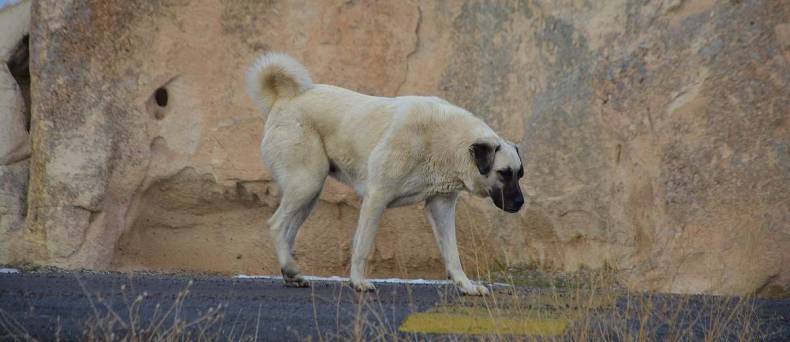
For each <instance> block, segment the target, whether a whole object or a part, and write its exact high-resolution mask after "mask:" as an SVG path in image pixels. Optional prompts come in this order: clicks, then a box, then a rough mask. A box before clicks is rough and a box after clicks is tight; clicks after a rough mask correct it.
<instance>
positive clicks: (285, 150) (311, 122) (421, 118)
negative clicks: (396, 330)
mask: <svg viewBox="0 0 790 342" xmlns="http://www.w3.org/2000/svg"><path fill="white" fill-rule="evenodd" d="M247 80H248V88H249V90H250V93H251V94H252V96H253V98H254V99H255V100H256V101H258V102H259V103H260V104H261V107H262V109H263V111H264V112H266V113H268V119H267V121H266V127H265V132H264V137H263V140H262V142H261V152H262V155H263V160H264V162H265V163H266V165H267V166H268V167H269V169H270V170H271V171H272V173H273V175H274V178H275V181H276V182H277V184H278V186H280V188H281V193H282V194H283V196H282V199H281V202H280V206H279V207H278V209H277V211H276V212H275V214H274V215H273V216H272V218H271V219H270V220H269V225H270V229H271V234H272V238H273V240H274V242H275V244H276V247H277V255H278V260H279V262H280V264H281V267H282V270H283V275H284V277H285V280H286V282H288V283H292V284H296V285H306V284H305V283H304V280H303V279H302V277H301V275H300V272H299V268H298V266H297V265H296V263H295V262H294V260H293V257H292V255H291V251H292V248H293V244H294V240H295V238H296V233H297V231H298V229H299V227H300V226H301V225H302V223H303V222H304V221H305V219H306V218H307V216H308V215H309V214H310V211H311V210H312V208H313V206H314V205H315V204H316V201H317V199H318V195H319V194H320V192H321V189H322V187H323V184H324V180H325V179H326V177H327V176H329V175H331V176H333V177H335V178H336V179H338V180H339V181H341V182H343V183H345V184H347V185H349V186H351V187H352V188H353V189H354V190H355V191H356V193H357V194H359V196H361V197H362V199H363V201H362V207H361V209H360V217H359V224H358V227H357V231H356V234H355V236H354V241H353V252H352V254H353V255H352V260H351V264H352V266H351V280H352V283H353V285H354V287H355V288H356V289H358V290H370V289H373V285H372V284H371V283H370V282H369V281H367V280H366V279H365V263H366V261H367V259H368V257H369V255H370V253H371V249H372V247H373V241H374V237H375V235H376V231H377V230H378V227H379V219H380V217H381V214H382V213H383V211H384V209H385V208H388V207H396V206H403V205H409V204H413V203H417V202H422V201H425V202H426V204H427V206H426V211H427V215H428V218H429V221H430V222H431V224H432V226H433V230H434V233H435V235H436V238H437V241H438V243H439V247H440V250H441V253H442V256H443V258H444V261H445V264H446V266H447V270H448V273H449V275H450V277H451V278H452V279H453V281H454V282H455V283H456V284H457V285H458V286H459V288H460V289H461V291H462V292H464V293H466V294H473V295H482V294H486V293H488V290H487V289H486V288H485V287H483V286H481V285H476V284H474V283H473V282H471V281H470V280H469V279H468V278H467V276H466V275H465V274H464V271H463V270H462V268H461V263H460V258H459V255H458V248H457V245H456V238H455V204H456V200H457V197H458V193H459V192H461V191H468V192H471V193H473V194H475V195H478V196H487V195H488V191H489V190H488V189H489V188H490V186H491V185H492V184H493V182H497V180H496V177H495V176H494V177H492V176H490V174H489V175H481V174H480V172H479V171H478V169H477V167H476V166H475V163H474V162H473V160H472V158H471V156H470V146H471V145H472V144H474V143H479V142H487V143H491V144H494V145H499V146H501V151H499V152H497V153H496V159H495V161H494V167H495V168H496V167H503V166H511V167H514V168H516V169H517V168H518V167H520V166H521V161H520V158H519V156H518V154H517V152H516V151H515V149H514V147H513V146H512V145H511V144H509V143H507V142H506V141H505V140H503V139H502V138H500V137H499V136H498V135H497V134H496V133H495V132H494V131H493V130H492V129H491V128H489V127H488V126H487V125H486V124H485V123H484V122H483V121H481V120H480V119H478V118H476V117H475V116H473V115H472V114H470V113H469V112H467V111H466V110H464V109H462V108H459V107H457V106H454V105H452V104H450V103H449V102H447V101H445V100H442V99H439V98H436V97H419V96H402V97H395V98H387V97H374V96H368V95H363V94H360V93H356V92H354V91H351V90H347V89H343V88H339V87H335V86H331V85H324V84H313V83H312V81H311V80H310V76H309V74H308V73H307V70H306V69H305V68H304V67H303V66H302V65H301V64H300V63H298V62H296V61H295V60H293V59H291V58H289V57H288V56H286V55H283V54H266V55H264V56H262V57H261V58H260V59H259V60H258V61H257V63H255V65H254V66H253V67H252V68H251V69H250V70H249V72H248V74H247ZM330 171H331V172H330Z"/></svg>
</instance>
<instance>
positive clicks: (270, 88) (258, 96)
mask: <svg viewBox="0 0 790 342" xmlns="http://www.w3.org/2000/svg"><path fill="white" fill-rule="evenodd" d="M312 87H313V81H312V80H311V79H310V74H309V73H308V72H307V69H306V68H305V67H304V65H302V64H301V63H299V62H297V61H296V60H295V59H293V58H291V57H289V56H288V55H286V54H284V53H276V52H271V53H266V54H264V55H263V56H261V57H260V58H258V61H256V62H255V64H253V65H252V67H251V68H250V70H248V71H247V90H248V91H249V93H250V96H251V97H252V99H253V100H255V102H257V103H258V105H260V106H261V109H263V111H264V113H268V112H269V111H270V110H271V109H272V106H273V105H274V103H275V102H277V100H278V99H282V98H291V97H294V96H296V95H299V94H301V93H302V92H304V91H306V90H308V89H310V88H312Z"/></svg>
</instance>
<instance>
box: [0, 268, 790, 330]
mask: <svg viewBox="0 0 790 342" xmlns="http://www.w3.org/2000/svg"><path fill="white" fill-rule="evenodd" d="M377 288H378V290H377V292H376V293H374V294H368V295H364V296H360V295H358V294H357V293H355V292H353V291H352V290H351V289H350V288H349V287H348V286H346V285H344V284H343V283H339V282H315V281H314V282H312V286H311V287H310V288H307V289H304V288H286V287H283V286H282V285H281V283H280V282H279V281H277V280H267V279H238V278H227V277H212V276H189V275H162V274H121V273H58V272H53V273H25V272H22V273H11V274H0V332H2V333H1V334H0V341H2V340H4V339H11V337H22V338H24V337H25V336H26V335H28V336H30V337H33V338H35V339H38V340H54V339H56V338H61V339H65V340H73V339H85V338H86V337H91V336H93V337H107V336H109V334H110V333H114V334H115V335H114V336H113V337H115V338H118V337H123V336H126V335H128V334H130V331H143V332H146V333H147V334H154V335H156V334H159V336H161V335H165V334H168V333H174V334H175V333H180V334H186V335H181V336H186V337H187V339H195V338H198V337H206V338H211V339H218V338H222V339H232V340H239V339H255V338H256V337H257V339H260V340H266V341H274V340H296V339H306V338H312V340H318V339H326V338H328V339H333V338H339V339H344V340H345V339H350V338H352V337H354V336H365V337H366V338H365V339H370V338H374V337H389V338H388V339H391V337H393V336H395V335H397V336H399V337H405V338H408V339H427V338H432V337H439V336H440V335H435V334H434V335H426V334H422V333H415V332H403V331H400V332H399V327H401V326H402V324H403V322H404V320H406V318H407V317H408V316H409V315H411V314H414V313H418V312H419V313H424V312H426V311H429V310H431V309H432V308H435V307H437V306H442V305H447V303H454V302H455V303H459V302H464V301H466V300H468V298H463V297H460V296H459V295H458V293H457V292H456V291H455V290H454V289H453V288H451V287H448V286H447V285H408V286H407V285H400V284H377ZM185 290H188V292H186V291H185ZM497 291H498V292H500V293H505V292H513V291H522V292H525V293H529V291H530V289H505V288H499V289H497ZM667 298H668V299H667V300H670V301H672V300H676V299H673V298H674V297H671V296H670V297H667ZM686 298H687V297H686ZM692 301H693V300H692ZM618 305H619V304H616V305H615V306H613V307H614V308H615V310H616V308H617V307H618ZM753 306H754V308H755V312H757V315H756V317H755V318H756V319H760V320H761V321H762V323H761V324H762V327H763V328H764V329H765V330H764V331H770V333H765V334H763V335H759V336H757V337H758V338H760V339H765V340H777V341H781V340H790V300H782V301H757V302H755V303H754V304H753ZM689 307H692V308H693V307H694V306H693V305H692V306H689ZM684 315H685V314H684ZM695 317H696V318H695ZM698 317H699V315H698V314H697V313H694V312H690V313H688V320H689V322H691V323H690V324H699V325H700V330H699V331H701V332H702V333H704V331H705V329H709V325H706V322H705V319H704V318H703V319H702V320H700V319H699V318H698ZM680 319H681V320H682V319H684V318H683V317H681V318H680ZM627 321H628V322H630V320H627ZM633 321H634V324H639V320H638V318H635V319H634V320H633ZM132 327H136V328H134V329H132ZM659 330H660V329H659ZM149 336H150V335H149ZM658 336H661V335H660V333H659V335H658ZM319 337H320V338H319ZM456 337H458V336H456Z"/></svg>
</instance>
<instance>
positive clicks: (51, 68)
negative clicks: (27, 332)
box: [0, 0, 790, 295]
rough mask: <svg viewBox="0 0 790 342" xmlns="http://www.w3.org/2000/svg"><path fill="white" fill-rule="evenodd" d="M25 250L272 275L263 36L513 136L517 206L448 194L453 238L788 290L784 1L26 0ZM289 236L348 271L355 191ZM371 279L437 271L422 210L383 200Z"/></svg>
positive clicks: (659, 280) (315, 267) (515, 259)
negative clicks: (28, 131)
mask: <svg viewBox="0 0 790 342" xmlns="http://www.w3.org/2000/svg"><path fill="white" fill-rule="evenodd" d="M33 7H34V8H33V15H32V18H33V28H32V32H31V44H32V50H31V72H32V74H33V87H32V94H33V98H34V99H35V101H34V103H33V157H32V161H31V184H30V190H29V199H28V203H29V208H28V215H27V218H28V225H27V228H26V230H25V234H24V237H22V238H19V239H20V240H22V241H24V242H25V243H24V244H23V245H24V246H26V247H25V248H20V249H18V250H17V252H15V253H14V255H10V256H3V255H2V254H0V256H3V257H4V258H6V259H7V260H29V261H34V262H43V263H48V264H53V265H59V266H64V267H90V268H105V269H106V268H115V269H137V268H155V269H191V270H207V271H220V272H244V273H271V274H275V273H277V266H276V262H275V259H274V252H273V250H272V247H271V245H270V242H269V241H268V236H267V234H266V231H265V229H266V227H265V220H266V218H267V217H268V216H269V215H270V214H271V213H272V211H273V209H274V208H275V207H276V203H277V198H278V193H277V189H276V186H274V184H273V183H272V181H271V178H270V176H269V173H268V171H267V170H265V169H264V168H263V166H262V163H261V162H260V157H259V155H258V142H259V141H260V135H261V131H262V127H263V122H264V120H265V118H264V117H263V116H262V114H260V113H259V112H258V111H257V110H256V109H255V107H254V106H253V104H252V102H251V101H250V99H249V98H248V97H247V95H246V93H245V89H244V82H243V74H244V71H245V70H246V68H247V66H248V65H250V64H251V63H252V61H253V60H254V59H255V58H256V57H257V56H258V55H260V54H261V53H262V52H264V51H268V50H278V51H285V52H287V53H289V54H291V55H293V56H294V57H296V58H298V59H300V60H302V61H304V63H305V64H306V65H307V66H308V68H309V69H310V70H311V71H312V74H313V78H314V80H316V81H317V82H320V83H331V84H336V85H339V86H343V87H347V88H350V89H355V90H359V91H363V92H366V93H369V94H374V95H383V96H393V95H406V94H425V95H438V96H441V97H444V98H447V99H448V100H450V101H452V102H454V103H457V104H459V105H461V106H463V107H466V108H468V109H470V110H472V111H473V112H475V113H476V114H478V115H480V116H481V117H483V118H485V120H486V121H487V122H488V123H489V124H490V125H491V126H492V127H494V128H495V129H496V130H497V131H499V132H501V133H502V135H503V136H505V137H507V138H509V139H511V140H513V141H515V142H518V143H519V145H520V148H521V150H522V151H523V157H524V158H525V163H526V164H525V168H526V177H525V179H524V181H523V186H524V188H525V190H526V193H527V195H528V197H529V202H528V203H529V205H528V208H527V210H524V211H522V213H521V214H519V215H508V214H505V213H501V212H499V211H498V210H497V209H496V208H494V207H493V206H491V205H490V204H489V203H487V201H486V200H481V199H476V198H471V197H469V196H465V197H463V198H462V200H461V204H460V206H461V207H460V208H459V214H458V215H459V217H458V221H459V236H460V239H461V246H462V250H461V254H462V258H463V260H464V263H465V264H466V267H467V271H468V272H469V273H471V274H476V273H478V272H485V271H486V270H487V269H490V267H492V265H494V264H495V262H498V263H504V264H518V263H538V264H541V265H544V266H545V267H551V268H554V269H559V270H573V269H577V268H579V267H585V266H586V267H600V266H602V265H604V264H609V265H612V266H614V267H616V268H619V269H621V270H622V271H623V273H622V274H623V280H624V281H626V283H627V284H628V285H630V286H632V287H633V288H637V289H653V290H662V291H673V292H708V293H720V294H733V293H747V292H750V291H758V292H760V293H761V294H766V295H767V294H781V293H783V292H784V293H787V291H788V285H789V284H790V266H788V265H790V216H789V215H788V213H790V195H789V194H790V152H788V151H790V150H789V148H790V147H788V144H790V122H789V121H788V110H787V108H790V90H788V89H790V87H788V82H790V68H788V63H790V22H788V19H787V18H788V17H790V13H789V12H790V6H789V5H788V4H787V3H786V2H782V1H778V0H777V1H746V0H745V1H728V2H715V1H712V0H686V1H681V0H663V1H650V2H644V1H636V0H613V1H590V2H576V1H559V2H557V1H523V2H495V3H489V2H485V3H478V2H474V1H453V2H432V1H425V2H415V1H403V2H384V3H370V2H347V3H331V2H321V3H315V2H292V1H288V2H285V1H268V2H260V1H219V0H192V1H186V0H185V1H178V2H167V1H163V2H160V1H53V0H50V1H39V2H36V3H35V4H34V6H33ZM321 199H322V201H321V203H320V205H319V206H318V208H317V209H316V211H315V213H314V214H313V216H312V217H311V218H310V219H309V220H308V222H307V224H306V227H305V228H304V229H303V230H302V232H301V233H300V236H299V238H298V241H297V247H296V256H297V258H298V259H299V262H300V263H301V264H302V265H303V270H304V271H306V272H307V273H312V274H338V273H341V274H342V273H345V272H346V271H347V268H348V261H347V260H348V259H349V254H350V248H349V247H350V243H351V236H352V234H353V229H354V227H355V221H356V215H357V208H358V205H359V202H358V200H357V199H356V198H355V196H354V195H353V193H352V192H351V191H350V190H349V189H347V188H345V187H343V186H341V185H339V184H337V183H335V182H330V183H328V184H327V187H326V189H325V190H324V193H323V194H322V197H321ZM372 272H373V275H374V276H384V275H386V276H394V275H398V276H424V277H444V270H443V266H442V264H441V262H440V258H439V254H438V250H437V248H436V247H435V243H434V242H433V236H432V233H431V230H430V228H429V226H428V225H427V222H426V220H425V219H424V217H423V213H422V211H421V208H419V207H412V208H402V209H397V210H392V211H389V212H388V213H387V214H386V215H385V218H384V222H383V228H382V230H381V232H380V234H379V237H378V239H377V242H376V250H375V254H374V260H373V265H372Z"/></svg>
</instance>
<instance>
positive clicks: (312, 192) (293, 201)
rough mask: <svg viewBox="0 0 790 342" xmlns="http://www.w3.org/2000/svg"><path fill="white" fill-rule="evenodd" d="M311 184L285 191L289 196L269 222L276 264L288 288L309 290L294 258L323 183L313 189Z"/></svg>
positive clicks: (316, 184)
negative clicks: (296, 246)
mask: <svg viewBox="0 0 790 342" xmlns="http://www.w3.org/2000/svg"><path fill="white" fill-rule="evenodd" d="M308 183H309V182H305V183H303V184H300V185H299V187H286V188H285V189H283V191H285V192H286V193H285V194H284V195H283V198H282V200H281V202H280V206H279V207H278V208H277V211H276V212H275V213H274V215H273V216H272V218H271V219H270V220H269V228H270V230H269V233H270V234H271V237H272V240H273V242H274V244H275V247H276V249H277V260H278V261H279V262H280V271H281V272H282V274H283V280H284V281H285V284H286V285H287V286H296V287H305V286H308V284H307V282H306V281H305V280H304V278H303V277H302V276H301V272H300V271H299V266H298V265H297V264H296V261H295V260H294V258H293V254H292V253H293V246H294V242H295V241H296V235H297V233H298V232H299V228H300V227H301V226H302V224H303V223H304V221H305V220H307V217H308V216H309V215H310V212H311V211H312V210H313V207H314V206H315V204H316V202H317V201H318V195H319V194H320V193H321V187H322V186H323V180H322V181H321V182H320V183H318V182H312V185H307V184H308ZM294 188H296V189H294Z"/></svg>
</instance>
